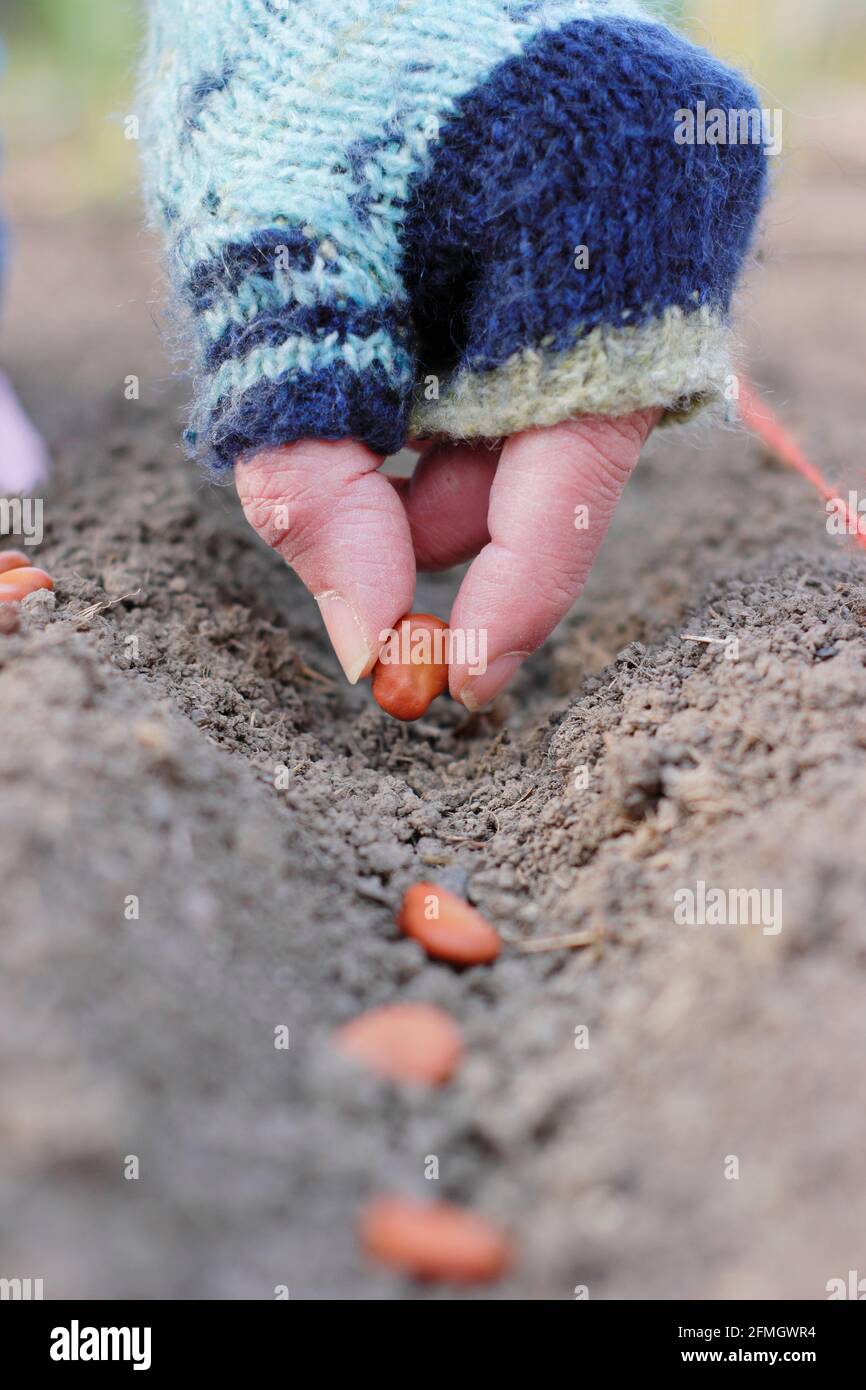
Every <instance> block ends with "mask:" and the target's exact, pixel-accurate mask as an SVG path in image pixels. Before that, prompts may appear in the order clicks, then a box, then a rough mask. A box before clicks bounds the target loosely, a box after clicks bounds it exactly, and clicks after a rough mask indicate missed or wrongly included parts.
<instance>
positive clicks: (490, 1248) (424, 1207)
mask: <svg viewBox="0 0 866 1390" xmlns="http://www.w3.org/2000/svg"><path fill="white" fill-rule="evenodd" d="M359 1236H360V1241H361V1246H362V1248H363V1250H364V1251H365V1253H366V1254H367V1255H369V1256H370V1257H371V1258H372V1259H374V1260H378V1261H379V1263H380V1264H385V1265H388V1266H389V1267H390V1268H392V1269H400V1270H403V1271H404V1272H405V1273H407V1274H413V1275H415V1277H416V1278H419V1279H435V1280H443V1281H447V1282H449V1283H455V1284H481V1283H489V1282H490V1281H491V1280H493V1279H499V1278H501V1276H502V1275H503V1274H504V1273H505V1272H506V1270H507V1269H508V1267H509V1265H510V1264H511V1261H512V1257H513V1251H512V1246H511V1242H510V1240H509V1239H508V1237H507V1235H506V1234H505V1233H504V1232H503V1231H501V1230H500V1229H499V1227H498V1226H495V1225H493V1223H492V1222H490V1221H487V1220H485V1219H484V1217H482V1216H478V1215H476V1213H475V1212H471V1211H467V1210H465V1209H464V1208H463V1207H458V1206H453V1205H452V1204H451V1203H449V1202H417V1201H412V1200H411V1199H409V1198H405V1197H396V1196H395V1197H377V1198H375V1199H374V1200H373V1201H372V1202H368V1203H367V1205H366V1206H365V1207H364V1209H363V1211H362V1213H361V1218H360V1222H359Z"/></svg>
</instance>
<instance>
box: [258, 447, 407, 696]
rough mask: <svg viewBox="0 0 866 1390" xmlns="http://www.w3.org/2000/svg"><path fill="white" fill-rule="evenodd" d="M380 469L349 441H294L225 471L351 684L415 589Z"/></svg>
mask: <svg viewBox="0 0 866 1390" xmlns="http://www.w3.org/2000/svg"><path fill="white" fill-rule="evenodd" d="M381 463H382V458H381V457H380V456H379V455H378V454H373V453H372V452H371V451H370V450H369V449H367V448H366V447H365V446H364V445H363V444H358V443H356V442H355V441H354V440H351V439H346V440H340V441H339V442H336V443H330V442H328V441H326V440H302V441H300V442H299V443H297V444H287V445H285V446H283V447H282V448H277V449H266V450H264V451H263V452H262V453H259V454H256V455H255V456H254V457H253V458H251V459H249V460H248V461H246V462H239V463H238V464H237V465H236V468H235V481H236V484H237V489H238V494H239V496H240V499H241V504H242V506H243V509H244V512H245V514H246V516H247V519H248V521H249V522H250V523H251V525H252V526H253V527H254V528H255V530H256V531H258V533H259V535H260V536H262V538H263V539H264V540H265V541H267V543H268V545H271V546H273V547H274V549H276V550H278V551H279V553H280V554H281V555H282V556H283V558H284V559H285V560H286V561H287V562H288V564H290V565H291V567H292V569H293V570H294V571H295V572H296V574H297V575H298V576H299V577H300V578H301V579H302V580H303V582H304V583H305V584H306V586H307V588H308V589H309V590H310V593H311V594H313V596H314V597H315V599H316V602H317V603H318V605H319V608H320V610H321V613H322V618H323V619H324V623H325V626H326V628H327V630H328V636H329V637H330V639H331V642H332V643H333V647H334V651H335V652H336V654H337V657H338V659H339V661H340V664H341V666H342V667H343V670H344V671H345V673H346V678H347V680H349V681H350V682H351V683H352V684H353V685H354V684H355V682H356V681H357V680H359V679H360V678H361V676H365V675H368V674H369V672H370V671H371V670H372V668H373V666H374V665H375V663H376V660H377V657H378V655H379V651H380V649H381V646H382V642H383V641H384V636H382V635H380V634H385V633H387V631H388V630H389V629H391V628H393V627H394V626H395V625H396V623H397V621H398V619H399V618H401V617H402V616H403V615H404V614H405V613H407V612H408V611H409V610H410V608H411V606H412V597H413V594H414V592H415V556H414V554H413V551H412V537H411V535H410V532H409V522H408V521H407V519H406V513H405V511H404V510H403V505H402V503H401V501H400V498H399V497H398V495H397V493H396V492H395V491H394V488H393V487H392V486H391V484H390V482H389V480H388V479H387V478H386V477H385V475H384V474H382V473H379V472H378V471H377V470H378V468H379V467H380V465H381Z"/></svg>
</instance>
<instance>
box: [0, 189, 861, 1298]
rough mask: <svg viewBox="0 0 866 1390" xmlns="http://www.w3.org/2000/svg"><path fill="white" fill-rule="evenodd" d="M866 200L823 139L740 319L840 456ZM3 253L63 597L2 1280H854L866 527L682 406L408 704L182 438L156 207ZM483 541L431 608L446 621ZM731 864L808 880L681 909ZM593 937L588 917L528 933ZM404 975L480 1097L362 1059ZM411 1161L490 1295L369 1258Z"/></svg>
mask: <svg viewBox="0 0 866 1390" xmlns="http://www.w3.org/2000/svg"><path fill="white" fill-rule="evenodd" d="M834 209H835V212H834ZM864 227H866V183H864V181H863V177H862V170H859V171H857V173H856V177H854V175H851V176H850V177H849V172H848V171H846V170H845V169H844V168H839V167H838V166H837V164H836V163H833V165H832V167H830V165H828V166H827V167H822V168H821V169H819V170H818V171H811V172H810V176H809V178H808V179H805V178H804V179H802V180H801V181H800V182H799V183H794V185H793V191H791V189H789V191H788V192H787V193H786V194H785V195H784V196H782V197H780V198H779V199H778V200H777V202H776V203H775V204H774V205H773V208H772V210H771V213H770V216H769V217H768V222H767V227H766V231H765V240H764V246H765V254H764V264H763V265H762V266H760V267H758V268H757V269H756V271H755V273H754V274H753V275H752V277H751V279H750V282H749V285H748V286H747V288H746V290H745V292H744V295H743V298H742V302H741V314H740V324H741V332H742V336H743V338H744V340H745V344H746V347H745V350H744V352H745V358H746V360H747V361H748V362H749V363H750V366H751V370H752V372H753V374H754V375H755V376H756V377H757V378H758V380H759V381H761V382H762V383H763V385H764V386H765V387H766V388H768V390H769V394H770V397H771V399H772V400H773V402H774V405H775V407H776V409H777V410H778V411H779V412H780V413H781V414H783V415H784V417H785V418H786V420H787V422H788V423H789V425H790V426H791V427H792V429H794V430H795V431H796V432H797V433H798V434H799V436H800V438H801V439H802V440H803V442H804V444H805V445H806V447H807V448H808V449H809V450H810V451H811V453H812V455H813V457H815V458H816V459H817V460H818V461H820V463H821V464H822V466H823V467H824V469H825V471H826V472H827V473H828V475H829V476H830V478H831V479H832V480H833V481H834V482H836V481H837V480H838V482H839V485H840V486H841V487H842V488H843V489H845V490H847V488H848V487H857V486H858V480H859V479H860V477H861V475H862V439H863V436H864V429H866V398H864V394H863V390H862V362H863V356H864V352H866V323H864V320H863V315H862V309H861V305H860V299H861V298H862V296H858V293H856V292H855V282H856V278H857V277H858V276H862V269H863V259H862V256H863V255H864V246H863V242H864V237H863V235H862V231H863V228H864ZM858 228H859V232H858ZM15 251H16V262H15V266H16V268H15V275H14V279H13V284H12V288H11V294H10V299H9V303H8V305H7V321H6V325H5V336H4V339H3V343H4V356H5V358H6V361H7V364H8V365H9V366H10V368H11V371H12V375H13V376H14V378H15V380H16V384H17V386H18V387H19V389H20V391H21V393H22V396H23V398H24V399H25V401H26V403H27V404H28V406H29V408H30V410H31V412H32V414H33V415H34V417H35V418H36V419H37V420H38V421H39V422H40V425H41V426H42V428H43V429H44V430H45V432H46V434H47V436H48V439H49V443H50V446H51V450H52V453H53V456H54V459H55V476H54V481H53V483H52V485H51V487H50V489H49V491H48V492H47V494H46V501H45V528H46V529H45V540H44V544H43V545H42V547H41V548H40V550H39V552H38V562H39V563H40V564H41V565H43V566H44V567H45V568H47V569H49V570H50V571H51V572H52V573H53V574H54V575H55V577H56V581H57V591H56V599H52V598H51V597H50V596H48V595H45V594H40V595H35V596H33V597H32V598H30V599H28V600H27V601H26V603H25V604H24V605H23V608H22V627H21V631H20V632H18V633H12V634H10V635H0V728H2V740H0V788H2V795H0V882H2V902H3V909H2V932H0V953H2V970H0V1037H2V1044H0V1046H2V1057H3V1064H2V1068H0V1243H2V1265H0V1273H3V1274H4V1275H7V1276H10V1277H11V1276H12V1275H17V1276H21V1277H24V1276H31V1277H40V1278H43V1279H44V1281H45V1294H46V1297H48V1298H64V1297H76V1298H79V1297H80V1298H120V1299H129V1298H148V1299H159V1298H200V1299H201V1298H203V1299H236V1298H264V1299H269V1298H273V1297H274V1291H275V1289H277V1288H278V1287H280V1286H286V1287H287V1288H288V1290H289V1291H290V1295H291V1297H292V1298H302V1299H310V1298H328V1299H341V1300H342V1299H351V1300H354V1299H399V1300H412V1299H443V1298H454V1297H459V1298H474V1297H478V1298H484V1299H496V1298H500V1297H501V1298H520V1299H572V1298H574V1297H575V1289H576V1288H577V1287H584V1286H585V1288H586V1289H587V1290H588V1293H589V1296H590V1297H591V1298H593V1299H596V1298H641V1297H654V1298H662V1299H672V1298H681V1297H685V1298H698V1297H709V1298H718V1299H728V1298H735V1297H743V1298H767V1297H782V1298H794V1297H805V1298H823V1297H826V1293H825V1286H826V1284H827V1281H828V1280H830V1279H832V1278H835V1277H842V1278H847V1272H848V1270H849V1269H859V1270H861V1271H862V1272H863V1273H864V1274H866V1245H864V1239H866V1237H864V1219H866V1191H864V1184H863V1180H862V1154H863V1152H864V1147H866V1109H864V1106H863V1103H862V1102H863V1094H864V1089H863V1088H864V1070H866V1065H864V1059H866V1008H864V986H866V937H864V930H863V920H864V919H863V902H864V897H866V857H864V854H863V826H864V822H866V584H864V574H866V557H864V555H863V553H862V552H861V551H854V550H853V549H852V548H851V546H850V544H849V543H846V542H844V541H843V540H837V539H835V538H833V537H831V536H829V535H828V533H827V529H826V525H825V516H824V512H823V507H822V504H821V502H820V500H819V499H818V498H817V497H816V496H814V495H813V494H812V493H811V492H810V491H809V489H808V488H807V487H806V485H805V484H804V483H803V482H802V480H801V479H799V478H798V477H796V476H794V475H793V474H789V473H787V472H785V471H784V470H781V469H780V468H779V467H777V466H775V465H772V464H771V463H770V462H768V461H767V460H766V459H764V458H763V457H762V455H761V451H760V448H759V447H758V446H757V445H756V444H755V443H754V442H753V441H752V440H751V439H750V438H749V437H748V436H747V435H746V434H745V432H744V431H743V430H742V429H741V428H740V427H739V426H737V425H731V426H730V427H729V428H727V429H722V430H719V429H715V428H713V429H710V428H701V427H694V428H689V429H686V430H682V431H677V432H660V433H659V434H658V435H657V437H656V438H655V440H654V441H653V443H652V444H651V447H650V449H649V450H648V453H647V456H646V458H645V460H644V461H643V462H642V464H641V467H640V468H639V469H638V471H637V473H636V475H635V478H634V480H633V482H632V483H631V484H630V486H629V488H628V490H627V495H626V498H625V501H624V503H623V505H622V508H621V510H620V512H619V514H618V516H617V518H616V521H615V523H614V526H613V528H612V531H611V534H610V536H609V539H608V541H607V543H606V545H605V548H604V552H603V554H602V557H601V559H600V561H599V563H598V566H597V568H596V570H595V572H594V574H593V576H592V578H591V580H590V583H589V586H588V588H587V591H586V594H585V595H584V597H583V598H582V599H581V601H580V602H579V603H578V604H577V606H576V607H575V609H574V612H573V613H572V615H571V617H570V618H569V619H568V621H567V622H565V623H564V624H563V625H562V627H561V628H560V629H559V630H558V632H557V633H556V634H555V636H554V637H553V639H552V640H551V641H550V642H549V643H548V645H547V647H546V648H545V649H544V651H543V652H541V653H539V654H537V655H536V656H535V657H534V658H533V659H532V660H531V661H530V662H529V663H528V665H527V667H526V669H525V670H524V672H523V673H522V674H521V676H520V678H519V679H518V681H517V682H516V684H515V686H514V688H513V690H512V691H511V693H509V694H508V695H507V696H506V697H504V698H502V699H501V700H500V701H499V703H498V705H497V707H496V708H495V710H494V711H493V713H492V714H491V715H486V716H482V717H476V718H474V719H470V720H467V718H466V717H465V715H463V714H461V712H460V711H459V710H458V708H457V707H456V706H455V705H453V704H452V703H451V702H449V701H447V700H441V701H439V702H437V703H436V704H435V705H434V706H433V707H431V710H430V711H429V713H428V715H427V716H426V717H425V718H424V719H423V720H422V721H421V722H419V723H417V724H414V725H411V726H402V725H398V724H396V723H395V722H393V721H391V720H389V719H388V718H387V716H385V715H384V714H383V713H382V712H381V711H380V710H378V709H377V708H376V706H375V705H374V704H373V702H372V699H371V696H370V693H369V687H365V688H361V689H357V690H350V689H348V688H347V687H346V686H345V684H344V683H343V682H342V681H341V680H340V678H339V674H338V670H337V666H336V662H335V660H334V658H333V657H332V655H331V653H330V651H329V649H328V646H327V642H326V640H325V639H324V638H323V634H322V631H321V629H320V624H319V620H318V616H317V613H316V610H315V606H314V605H313V604H312V602H311V601H310V600H309V598H308V597H307V596H306V595H305V593H304V592H303V590H302V589H301V587H300V585H299V584H298V583H297V582H296V581H295V579H294V578H293V576H292V575H291V574H290V573H289V572H288V570H287V569H286V568H285V566H284V565H283V564H282V562H281V561H280V559H279V558H278V557H276V556H275V555H272V554H270V553H269V552H267V551H266V550H265V549H264V548H263V547H262V546H261V545H260V543H259V542H258V541H257V540H256V538H255V537H254V536H253V534H252V532H251V531H250V530H249V529H248V528H247V526H246V524H245V522H244V520H243V517H242V516H241V515H240V512H239V509H238V506H237V503H236V500H235V497H234V494H233V492H232V491H231V490H230V489H227V488H214V487H212V486H211V485H209V484H206V483H205V482H203V481H202V479H201V478H200V477H199V476H198V474H197V473H196V471H195V470H194V469H193V468H192V467H191V466H189V465H188V464H186V463H185V462H184V461H183V459H182V456H181V452H180V448H179V444H178V436H179V426H178V406H179V405H180V403H182V401H183V399H184V390H185V388H184V387H183V384H182V383H179V382H178V380H177V379H176V376H175V372H174V368H173V365H172V363H171V361H170V354H169V352H168V351H167V347H166V342H167V340H166V335H165V333H164V331H163V329H162V327H161V322H160V317H159V310H158V304H159V299H160V295H161V288H160V285H159V277H158V272H157V257H156V253H155V250H154V248H153V246H152V244H151V243H150V241H149V240H148V239H147V238H146V237H144V236H143V234H142V233H141V232H140V231H139V230H138V227H137V224H136V223H135V222H134V221H133V219H132V215H130V216H129V217H120V218H117V219H114V220H111V219H108V218H106V217H100V218H99V219H88V218H86V217H81V218H78V219H76V218H72V217H66V218H65V219H64V221H63V224H62V228H61V226H60V224H59V223H58V222H57V221H52V220H51V219H50V218H44V219H40V218H38V217H35V216H31V217H29V218H27V219H25V220H23V221H22V220H20V219H19V226H18V228H17V237H16V247H15ZM36 287H38V300H39V314H38V316H36V317H34V309H33V296H34V293H35V292H36ZM130 375H136V376H138V377H139V379H140V383H141V394H140V399H139V400H132V401H130V400H127V399H126V398H125V394H124V383H125V380H126V378H127V377H128V376H130ZM12 543H13V544H14V543H15V542H14V540H13V541H12ZM458 578H459V576H455V575H454V574H451V575H446V576H437V577H428V578H424V579H423V580H422V582H421V585H420V586H419V595H418V603H417V605H416V606H417V607H419V608H420V609H423V610H424V611H432V612H436V613H439V614H441V615H443V616H446V615H447V613H448V610H449V606H450V602H451V599H452V597H453V594H454V592H455V590H456V586H457V582H458ZM694 636H700V637H711V638H717V639H720V640H719V641H718V642H717V643H715V644H712V643H703V642H700V643H699V642H695V641H691V640H688V639H689V638H690V637H694ZM729 638H736V641H737V644H738V651H737V648H736V647H732V646H731V645H730V644H728V645H726V644H725V642H726V639H729ZM731 655H734V656H735V657H736V659H730V658H731ZM420 878H430V879H433V880H435V881H436V882H439V883H442V884H444V885H446V886H448V887H450V888H453V889H455V890H456V891H458V892H461V893H463V894H464V895H466V896H467V897H468V898H469V899H470V900H471V901H472V902H473V903H475V904H476V905H477V906H478V907H479V908H480V909H481V910H482V911H483V912H484V913H486V914H487V915H488V916H489V917H490V918H491V919H492V920H493V921H494V922H495V923H496V924H497V925H498V927H499V928H500V930H501V932H502V935H503V937H504V938H505V939H506V942H507V947H506V950H505V951H504V953H503V955H502V957H501V958H500V960H499V961H498V962H497V964H496V965H495V966H494V967H493V968H485V967H481V968H474V969H469V970H466V971H463V972H459V971H455V970H454V969H452V968H450V967H448V966H443V965H442V964H437V963H432V962H428V961H427V959H426V958H425V957H424V956H423V954H422V952H421V950H420V948H419V947H418V946H417V945H415V944H414V943H412V942H409V941H407V940H404V939H401V938H400V936H399V934H398V932H397V929H396V927H395V924H394V911H395V908H396V906H397V904H398V902H399V900H400V897H401V894H402V892H403V890H404V889H405V888H406V886H407V885H408V884H410V883H413V882H415V881H417V880H418V879H420ZM699 881H704V882H706V883H707V884H708V885H711V886H717V887H722V888H767V889H780V890H781V893H782V903H783V926H782V930H781V931H780V932H778V933H777V934H775V935H773V934H769V933H765V932H764V931H763V930H762V929H761V926H760V925H753V926H748V925H744V926H738V927H723V926H704V927H700V926H696V927H691V926H683V925H678V924H677V923H676V921H675V915H674V913H675V897H674V895H675V894H676V893H677V892H678V890H681V889H683V888H688V887H691V888H694V887H695V885H696V884H697V883H698V882H699ZM565 934H578V936H579V939H582V940H584V941H589V942H590V943H591V944H589V945H584V946H578V947H573V948H571V949H567V948H562V949H557V950H552V949H545V950H540V951H532V950H526V949H525V948H526V947H527V946H531V945H532V944H533V943H536V944H537V943H539V942H542V943H543V942H544V941H545V940H546V939H547V938H550V937H558V936H561V935H565ZM398 1000H425V1001H430V1002H433V1003H436V1004H439V1005H441V1006H443V1007H445V1008H446V1009H448V1010H449V1011H450V1012H451V1013H452V1014H453V1015H454V1017H455V1018H456V1019H457V1020H458V1021H459V1024H460V1026H461V1028H462V1029H463V1031H464V1034H465V1039H466V1045H467V1052H468V1056H467V1060H466V1062H465V1065H464V1067H463V1069H462V1071H461V1072H460V1074H459V1076H458V1077H457V1078H456V1079H455V1080H454V1081H453V1082H452V1083H450V1084H449V1085H448V1086H447V1087H445V1088H444V1089H442V1090H439V1091H436V1092H432V1093H429V1092H415V1091H409V1092H406V1091H403V1090H400V1089H395V1088H394V1087H393V1086H391V1085H389V1084H387V1083H385V1082H381V1081H379V1080H376V1079H374V1078H371V1077H367V1076H366V1075H363V1074H359V1073H358V1071H357V1070H356V1069H355V1068H354V1066H353V1065H352V1064H351V1063H350V1062H349V1061H348V1060H347V1059H345V1058H342V1057H340V1056H338V1055H337V1054H336V1053H335V1052H334V1051H333V1049H332V1048H331V1046H330V1043H329V1039H330V1037H331V1034H332V1033H333V1031H334V1029H335V1028H337V1027H338V1026H339V1025H340V1024H342V1023H343V1022H345V1021H346V1020H347V1019H350V1018H352V1017H354V1016H355V1015H356V1014H358V1013H359V1012H361V1011H363V1010H364V1009H366V1008H369V1007H372V1006H375V1005H379V1004H384V1003H386V1002H391V1001H398ZM282 1026H287V1027H288V1029H289V1037H290V1046H289V1048H288V1050H285V1049H282V1048H278V1047H276V1046H275V1037H276V1034H275V1030H278V1029H280V1028H281V1027H282ZM576 1030H578V1031H576ZM581 1030H588V1031H581ZM583 1043H588V1045H587V1046H583V1045H582V1044H583ZM431 1156H435V1157H436V1158H437V1159H438V1168H439V1177H438V1180H433V1181H431V1180H429V1179H428V1178H427V1177H426V1176H425V1171H429V1169H430V1167H431V1165H430V1164H429V1162H428V1160H429V1158H430V1157H431ZM133 1159H137V1172H138V1176H137V1177H136V1176H134V1173H135V1169H136V1165H135V1164H134V1163H133V1162H132V1160H133ZM737 1173H738V1176H737ZM386 1191H397V1192H402V1193H406V1194H414V1195H417V1196H422V1197H423V1196H426V1197H433V1196H435V1197H440V1198H448V1199H451V1200H454V1201H458V1202H462V1203H465V1204H467V1205H469V1206H471V1207H472V1208H474V1209H476V1210H478V1211H481V1212H484V1213H485V1214H488V1215H490V1216H492V1217H494V1218H496V1219H497V1220H499V1221H501V1222H502V1223H504V1224H505V1225H506V1226H507V1227H508V1228H509V1229H510V1230H511V1231H512V1232H513V1233H514V1235H515V1237H516V1239H517V1242H518V1246H519V1250H520V1254H519V1258H518V1260H517V1263H516V1265H515V1268H514V1271H513V1273H512V1274H511V1275H510V1276H509V1277H508V1278H507V1279H506V1280H505V1281H504V1282H503V1283H502V1284H501V1285H499V1286H497V1287H495V1288H493V1289H483V1290H478V1291H473V1290H469V1291H465V1290H463V1291H460V1292H456V1291H455V1290H453V1289H449V1288H447V1287H427V1286H423V1285H416V1284H413V1283H411V1282H409V1281H407V1280H403V1279H401V1278H400V1277H398V1276H395V1275H393V1274H390V1273H387V1272H383V1271H380V1270H378V1269H376V1268H374V1267H371V1266H370V1265H368V1264H366V1263H365V1262H364V1261H363V1259H362V1258H361V1257H360V1255H359V1253H358V1250H357V1243H356V1238H355V1227H356V1222H357V1216H358V1212H359V1209H360V1207H361V1205H362V1203H363V1202H364V1201H365V1200H366V1199H367V1198H368V1197H370V1196H373V1195H375V1194H377V1193H380V1192H386Z"/></svg>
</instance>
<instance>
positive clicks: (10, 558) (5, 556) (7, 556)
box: [0, 550, 30, 574]
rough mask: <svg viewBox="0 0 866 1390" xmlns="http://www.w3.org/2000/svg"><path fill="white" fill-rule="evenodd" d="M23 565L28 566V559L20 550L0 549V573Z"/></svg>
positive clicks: (20, 567)
mask: <svg viewBox="0 0 866 1390" xmlns="http://www.w3.org/2000/svg"><path fill="white" fill-rule="evenodd" d="M24 567H27V568H29V567H30V561H29V560H28V558H27V556H26V555H24V554H23V553H22V552H21V551H20V550H0V574H5V573H6V571H7V570H17V569H22V568H24Z"/></svg>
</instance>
